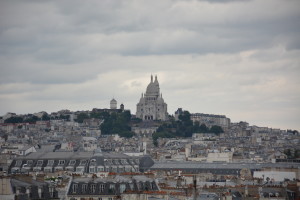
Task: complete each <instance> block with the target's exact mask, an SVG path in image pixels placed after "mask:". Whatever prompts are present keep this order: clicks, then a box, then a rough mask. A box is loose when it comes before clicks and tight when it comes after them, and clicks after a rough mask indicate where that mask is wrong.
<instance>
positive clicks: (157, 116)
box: [136, 75, 168, 121]
mask: <svg viewBox="0 0 300 200" xmlns="http://www.w3.org/2000/svg"><path fill="white" fill-rule="evenodd" d="M159 90H160V89H159V83H158V80H157V76H155V80H154V81H153V76H152V75H151V82H150V83H149V85H148V86H147V90H146V93H145V95H143V94H142V97H141V99H140V101H139V103H138V104H137V106H136V107H137V108H136V117H137V118H141V119H142V120H161V121H166V120H167V119H168V112H167V104H166V103H165V102H164V99H163V98H162V94H160V91H159Z"/></svg>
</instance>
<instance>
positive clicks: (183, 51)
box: [0, 0, 300, 130]
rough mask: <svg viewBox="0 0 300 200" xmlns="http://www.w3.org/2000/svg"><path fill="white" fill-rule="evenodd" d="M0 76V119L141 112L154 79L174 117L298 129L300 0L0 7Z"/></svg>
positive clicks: (108, 0)
mask: <svg viewBox="0 0 300 200" xmlns="http://www.w3.org/2000/svg"><path fill="white" fill-rule="evenodd" d="M0 70H1V73H0V115H4V114H5V113H7V112H16V113H17V114H23V113H34V112H38V111H42V110H43V111H47V112H55V111H58V110H61V109H70V110H72V111H77V110H91V109H92V108H108V107H109V101H110V100H111V99H112V98H113V97H114V98H115V99H116V100H117V101H118V104H120V103H124V105H125V108H127V109H130V110H131V112H132V113H135V112H136V103H137V102H138V101H139V98H140V96H141V93H143V92H145V90H146V86H147V84H148V83H149V81H150V75H151V74H153V75H157V76H158V80H159V83H160V88H161V92H162V93H163V97H164V99H165V101H166V103H167V104H168V112H169V113H170V114H173V113H174V111H175V110H177V108H179V107H182V108H183V109H185V110H189V111H190V112H199V113H208V114H223V115H226V116H227V117H229V118H231V120H232V121H233V122H237V121H247V122H249V123H250V125H258V126H268V127H272V128H281V129H297V130H300V1H299V0H151V1H146V0H144V1H143V0H124V1H119V0H101V1H98V0H95V1H79V0H78V1H76V0H70V1H0Z"/></svg>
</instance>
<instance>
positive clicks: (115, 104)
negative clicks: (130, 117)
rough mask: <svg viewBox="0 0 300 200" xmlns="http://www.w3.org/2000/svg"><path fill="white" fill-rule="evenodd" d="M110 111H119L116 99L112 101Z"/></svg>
mask: <svg viewBox="0 0 300 200" xmlns="http://www.w3.org/2000/svg"><path fill="white" fill-rule="evenodd" d="M110 109H117V100H115V99H114V98H113V99H112V100H111V101H110Z"/></svg>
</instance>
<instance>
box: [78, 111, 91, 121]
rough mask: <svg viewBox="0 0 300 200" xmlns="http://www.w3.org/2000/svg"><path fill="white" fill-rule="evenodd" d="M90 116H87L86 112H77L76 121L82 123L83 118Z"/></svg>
mask: <svg viewBox="0 0 300 200" xmlns="http://www.w3.org/2000/svg"><path fill="white" fill-rule="evenodd" d="M89 118H90V117H89V115H88V114H86V113H79V115H77V120H76V121H77V122H78V123H82V122H83V120H85V119H89Z"/></svg>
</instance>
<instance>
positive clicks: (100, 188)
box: [99, 184, 105, 192]
mask: <svg viewBox="0 0 300 200" xmlns="http://www.w3.org/2000/svg"><path fill="white" fill-rule="evenodd" d="M104 189H105V185H104V184H100V187H99V190H100V192H104Z"/></svg>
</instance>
